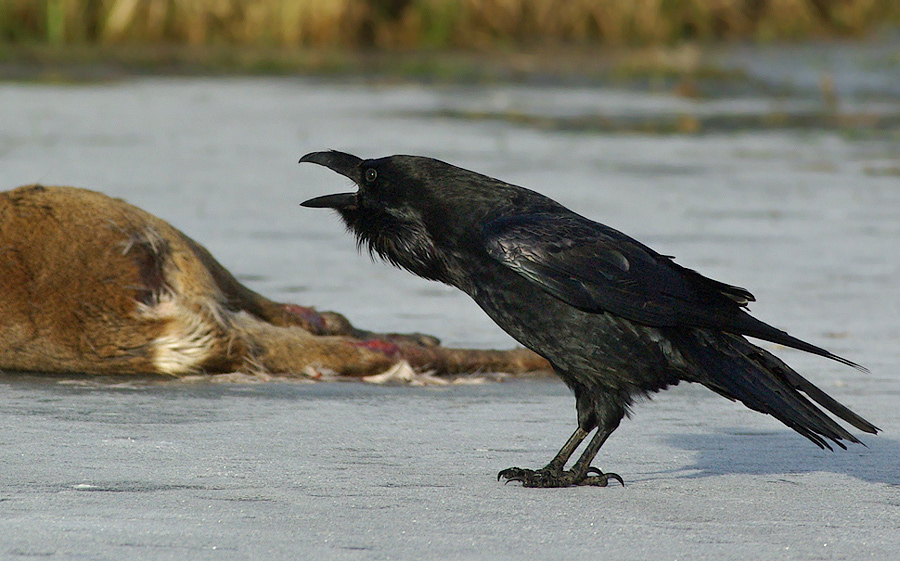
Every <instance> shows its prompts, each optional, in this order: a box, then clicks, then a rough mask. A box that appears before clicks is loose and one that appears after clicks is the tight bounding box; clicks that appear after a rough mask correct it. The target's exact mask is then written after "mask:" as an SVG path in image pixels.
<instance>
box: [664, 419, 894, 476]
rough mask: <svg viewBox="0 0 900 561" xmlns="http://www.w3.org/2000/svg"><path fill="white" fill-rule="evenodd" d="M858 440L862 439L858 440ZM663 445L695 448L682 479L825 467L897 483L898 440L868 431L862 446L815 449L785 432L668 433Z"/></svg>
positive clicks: (824, 470) (832, 471) (800, 470)
mask: <svg viewBox="0 0 900 561" xmlns="http://www.w3.org/2000/svg"><path fill="white" fill-rule="evenodd" d="M861 440H862V439H861ZM667 441H668V444H670V445H671V446H674V447H676V448H680V449H682V450H687V451H691V452H695V453H696V456H695V458H694V463H693V465H686V466H682V467H681V468H679V470H678V471H689V472H690V473H687V474H684V475H681V477H684V478H698V477H711V476H718V475H735V474H744V475H785V474H797V473H812V472H830V473H836V474H843V475H848V476H850V477H854V478H857V479H860V480H863V481H869V482H873V483H886V484H888V485H900V441H897V440H894V439H891V438H885V437H882V436H868V435H867V438H866V439H865V446H862V445H859V444H850V445H848V447H847V448H848V449H847V450H841V449H840V448H837V447H835V450H834V451H833V452H832V451H829V450H821V449H819V448H816V447H814V446H812V445H811V444H810V443H808V442H806V441H805V440H803V439H802V438H798V437H797V435H796V434H794V433H793V432H789V431H783V432H765V433H752V432H747V431H742V432H737V431H735V432H728V433H716V434H708V433H707V434H674V435H671V436H669V437H668V438H667Z"/></svg>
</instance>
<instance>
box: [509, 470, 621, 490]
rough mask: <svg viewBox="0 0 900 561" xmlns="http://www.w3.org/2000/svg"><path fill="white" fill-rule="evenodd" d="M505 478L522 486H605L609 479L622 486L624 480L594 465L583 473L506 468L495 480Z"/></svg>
mask: <svg viewBox="0 0 900 561" xmlns="http://www.w3.org/2000/svg"><path fill="white" fill-rule="evenodd" d="M501 479H505V480H506V481H504V483H509V482H510V481H518V482H521V483H522V486H523V487H537V488H551V487H574V486H580V485H590V486H594V487H606V486H607V485H608V484H609V480H610V479H614V480H616V481H618V482H619V483H620V484H621V485H622V486H623V487H624V486H625V482H624V481H623V480H622V478H621V477H620V476H619V475H618V474H616V473H603V472H602V471H600V470H599V469H597V468H595V467H589V468H588V469H587V470H585V472H584V473H583V474H580V475H579V474H576V473H574V472H572V471H565V470H561V469H548V468H542V469H525V468H518V467H513V468H508V469H504V470H503V471H501V472H500V473H498V474H497V481H500V480H501Z"/></svg>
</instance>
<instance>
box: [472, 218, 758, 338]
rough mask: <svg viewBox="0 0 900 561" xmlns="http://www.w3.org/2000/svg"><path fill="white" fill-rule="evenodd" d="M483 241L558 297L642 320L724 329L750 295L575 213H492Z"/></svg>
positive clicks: (589, 308)
mask: <svg viewBox="0 0 900 561" xmlns="http://www.w3.org/2000/svg"><path fill="white" fill-rule="evenodd" d="M482 242H483V243H484V246H485V249H486V250H487V252H488V254H489V255H490V256H491V257H493V258H494V259H496V260H497V261H499V262H500V263H502V264H504V265H506V266H507V267H509V268H510V269H512V270H514V271H516V272H517V273H519V274H520V275H522V276H524V277H525V278H527V279H528V280H530V281H531V282H533V283H535V284H537V285H539V286H540V287H541V288H543V289H544V290H546V291H547V292H549V293H550V294H552V295H554V296H556V297H557V298H559V299H560V300H563V301H565V302H567V303H569V304H571V305H573V306H575V307H577V308H580V309H582V310H586V311H591V312H599V311H607V312H611V313H613V314H616V315H618V316H621V317H624V318H626V319H629V320H632V321H635V322H638V323H642V324H645V325H651V326H655V327H664V326H675V325H695V326H704V327H724V325H725V324H728V323H730V322H731V321H732V320H733V318H734V316H735V315H737V314H738V313H739V311H740V308H741V306H746V304H747V302H750V301H753V299H754V298H753V295H752V294H750V293H749V292H748V291H746V290H745V289H743V288H739V287H736V286H730V285H727V284H724V283H720V282H718V281H714V280H712V279H709V278H706V277H704V276H702V275H700V274H699V273H697V272H695V271H692V270H690V269H686V268H684V267H681V266H679V265H677V264H675V262H673V261H672V259H671V258H670V257H667V256H664V255H660V254H659V253H656V252H655V251H653V250H652V249H650V248H648V247H646V246H644V245H643V244H641V243H640V242H638V241H636V240H634V239H632V238H630V237H628V236H626V235H625V234H622V233H621V232H618V231H617V230H614V229H612V228H610V227H608V226H604V225H603V224H598V223H596V222H593V221H590V220H588V219H586V218H584V217H582V216H579V215H576V214H558V213H553V214H550V213H546V214H545V213H537V214H527V215H516V216H508V217H501V218H497V219H494V220H492V221H490V222H488V223H487V224H486V225H485V226H484V228H483V230H482Z"/></svg>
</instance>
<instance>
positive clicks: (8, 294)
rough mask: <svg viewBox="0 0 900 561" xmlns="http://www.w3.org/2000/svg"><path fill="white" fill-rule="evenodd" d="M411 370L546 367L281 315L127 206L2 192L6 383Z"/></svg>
mask: <svg viewBox="0 0 900 561" xmlns="http://www.w3.org/2000/svg"><path fill="white" fill-rule="evenodd" d="M399 360H407V361H409V362H410V363H411V364H412V365H413V366H417V367H423V368H424V367H429V368H433V369H435V370H437V371H438V372H441V373H453V372H467V371H468V372H471V371H476V370H489V371H505V372H524V371H530V370H539V369H546V368H548V366H547V363H546V362H545V361H543V359H541V358H540V357H538V356H537V355H534V354H533V353H531V352H530V351H526V350H524V349H519V350H513V351H479V350H464V349H447V348H445V347H441V346H439V345H437V342H436V340H434V339H433V338H431V337H428V336H422V335H396V334H386V335H379V334H374V333H370V332H366V331H362V330H358V329H356V328H354V327H353V326H352V325H351V324H350V322H348V321H347V320H346V318H344V317H343V316H341V315H340V314H337V313H333V312H321V313H320V312H317V311H315V310H314V309H312V308H307V307H303V306H296V305H292V304H279V303H277V302H273V301H271V300H269V299H267V298H265V297H263V296H261V295H259V294H257V293H256V292H253V291H252V290H250V289H248V288H247V287H245V286H243V285H242V284H240V283H239V282H238V281H237V279H235V278H234V276H232V275H231V273H229V272H228V271H227V270H226V269H225V268H224V267H223V266H222V265H220V264H219V263H218V262H217V261H216V260H215V259H214V258H213V257H212V255H211V254H210V253H209V252H208V251H207V250H206V249H205V248H204V247H203V246H201V245H200V244H198V243H197V242H195V241H193V240H192V239H190V238H188V237H187V236H185V235H184V234H183V233H181V232H180V231H178V230H177V229H175V228H173V227H172V226H171V225H169V224H168V223H166V222H165V221H163V220H161V219H159V218H157V217H155V216H153V215H151V214H149V213H147V212H145V211H143V210H141V209H139V208H137V207H134V206H132V205H130V204H128V203H126V202H124V201H122V200H120V199H113V198H111V197H108V196H106V195H103V194H101V193H97V192H93V191H88V190H85V189H76V188H73V187H43V186H40V185H30V186H25V187H20V188H18V189H14V190H12V191H6V192H2V193H0V369H2V370H20V371H37V372H50V373H64V372H65V373H87V374H172V375H184V374H190V373H197V372H208V373H216V372H233V371H245V372H247V371H249V372H267V373H274V374H301V373H310V372H315V371H322V370H328V371H333V372H336V373H338V374H344V375H356V376H359V375H366V374H373V373H377V372H380V371H383V370H385V369H386V368H388V367H390V366H391V365H392V364H394V363H396V362H398V361H399Z"/></svg>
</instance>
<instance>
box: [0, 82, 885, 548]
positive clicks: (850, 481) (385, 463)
mask: <svg viewBox="0 0 900 561" xmlns="http://www.w3.org/2000/svg"><path fill="white" fill-rule="evenodd" d="M837 82H838V83H840V80H837ZM815 103H816V102H815V100H812V101H811V100H810V99H809V98H803V97H801V98H798V99H789V100H787V101H786V100H784V99H767V98H762V97H752V98H718V99H708V100H686V99H683V98H677V97H674V96H671V95H668V94H650V93H639V92H629V91H621V90H615V89H602V88H588V87H584V88H563V87H546V88H534V87H524V86H523V87H517V86H498V87H487V86H483V87H482V86H469V87H465V88H463V87H451V86H447V87H426V86H418V85H383V84H381V85H379V84H360V83H345V84H335V83H326V82H318V81H313V80H290V79H280V80H278V79H215V80H212V79H162V78H155V79H141V80H129V81H122V82H112V83H106V84H93V85H69V86H52V85H35V84H15V83H0V185H2V188H4V189H5V188H12V187H15V186H17V185H20V184H24V183H31V182H41V183H45V184H69V185H76V186H80V187H88V188H92V189H96V190H100V191H103V192H106V193H108V194H111V195H114V196H119V197H123V198H125V199H126V200H128V201H129V202H131V203H134V204H136V205H138V206H140V207H142V208H144V209H146V210H148V211H150V212H153V213H154V214H156V215H158V216H160V217H162V218H164V219H166V220H168V221H169V222H171V223H172V224H173V225H175V226H176V227H178V228H180V229H181V230H183V231H184V232H186V233H187V234H188V235H189V236H191V237H193V238H194V239H196V240H198V241H199V242H201V243H203V244H204V245H206V246H207V247H208V248H209V249H210V250H211V251H212V253H213V254H214V255H215V256H216V257H217V258H218V259H219V260H220V261H221V262H222V263H223V264H224V265H225V266H226V267H228V268H229V269H231V270H232V271H233V272H234V273H235V274H236V275H237V276H238V277H239V278H241V279H242V280H243V281H244V282H245V283H246V284H248V285H249V286H250V287H252V288H253V289H255V290H257V291H259V292H262V293H263V294H265V295H267V296H269V297H271V298H273V299H276V300H283V301H295V302H298V303H301V304H305V305H314V306H316V307H318V308H320V309H333V310H337V311H340V312H341V313H344V314H345V315H347V316H348V317H349V318H350V319H351V321H353V322H354V324H356V325H357V326H359V327H362V328H366V329H371V330H377V331H420V332H424V333H431V334H433V335H436V336H438V337H440V338H441V339H442V340H443V342H444V343H445V344H447V345H453V346H473V347H501V348H502V347H510V346H512V345H513V344H514V343H513V341H512V340H511V339H509V338H508V337H507V336H506V335H505V334H504V333H502V332H501V331H500V330H499V329H498V328H496V327H495V326H494V325H493V324H492V323H491V322H490V321H489V320H488V319H487V318H486V317H484V315H483V314H482V312H481V311H480V310H479V309H478V308H477V307H476V306H475V305H474V304H473V303H471V302H470V301H469V300H468V299H467V298H466V297H465V296H464V295H462V294H459V293H457V292H454V291H453V290H451V289H449V288H446V287H443V286H441V285H437V284H434V283H428V282H426V281H423V280H420V279H416V278H414V277H412V276H411V275H409V274H407V273H404V272H401V271H398V270H394V269H392V268H390V267H388V266H385V265H383V264H381V263H372V262H370V261H369V259H368V258H367V257H364V256H359V255H358V254H357V251H356V248H355V245H354V242H353V240H352V239H351V238H350V237H349V236H348V235H347V234H346V233H345V232H344V229H343V227H342V226H341V225H340V224H339V222H338V220H337V218H336V217H334V216H332V215H329V213H327V212H322V211H319V212H316V211H312V210H307V209H302V208H300V207H299V206H298V205H299V203H300V202H301V201H303V200H305V199H307V198H309V197H312V196H315V195H319V194H325V193H331V192H335V191H337V190H339V189H343V188H346V187H348V182H347V181H346V180H344V179H343V178H340V177H339V176H337V175H335V174H334V173H332V172H329V171H328V170H325V169H323V168H320V167H318V166H311V165H304V166H300V165H298V164H297V159H298V158H299V157H300V156H301V155H302V154H305V153H306V152H310V151H313V150H322V149H329V148H334V149H340V150H344V151H348V152H351V153H355V154H357V155H359V156H362V157H376V156H384V155H388V154H393V153H411V154H421V155H428V156H433V157H437V158H441V159H444V160H447V161H450V162H452V163H454V164H457V165H460V166H463V167H467V168H470V169H474V170H477V171H480V172H483V173H486V174H488V175H493V176H496V177H500V178H502V179H505V180H507V181H510V182H513V183H517V184H520V185H523V186H526V187H529V188H532V189H535V190H538V191H541V192H543V193H545V194H547V195H549V196H551V197H553V198H555V199H557V200H559V201H561V202H563V203H564V204H566V205H567V206H569V207H570V208H573V209H574V210H576V211H578V212H580V213H582V214H584V215H586V216H589V217H591V218H594V219H596V220H599V221H601V222H604V223H606V224H609V225H611V226H614V227H616V228H619V229H621V230H623V231H625V232H627V233H629V234H631V235H633V236H635V237H637V238H638V239H640V240H641V241H643V242H645V243H647V244H649V245H651V246H652V247H654V248H655V249H657V250H658V251H660V252H662V253H666V254H671V255H676V256H677V257H678V262H679V263H681V264H682V265H685V266H689V267H692V268H696V269H699V270H700V271H701V272H703V273H704V274H706V275H708V276H711V277H713V278H716V279H718V280H722V281H725V282H728V283H732V284H737V285H739V286H744V287H746V288H748V289H750V290H751V291H752V292H753V293H754V294H755V295H756V297H757V299H758V302H757V303H756V304H755V305H754V306H753V307H752V308H753V311H754V313H755V314H756V315H757V316H758V317H760V318H761V319H764V320H766V321H768V322H770V323H773V324H775V325H777V326H779V327H782V328H785V329H787V330H789V331H790V332H791V333H792V334H794V335H797V336H799V337H801V338H804V339H807V340H809V341H811V342H813V343H816V344H820V345H822V346H824V347H826V348H828V349H829V350H832V351H834V352H836V353H838V354H841V355H843V356H846V357H847V358H849V359H851V360H854V361H857V362H860V363H862V364H864V365H866V366H868V367H869V368H870V369H871V370H872V373H871V374H868V375H866V374H861V373H859V372H856V371H854V370H852V369H849V368H846V367H843V366H841V365H840V364H837V363H833V362H829V361H825V360H822V359H819V358H816V357H812V356H807V355H802V354H800V353H796V352H791V351H786V350H783V349H773V350H776V351H777V352H778V354H779V355H780V356H781V357H783V358H785V359H786V360H788V362H790V363H791V364H792V365H793V366H794V367H795V368H796V369H797V370H798V371H799V372H801V373H802V374H804V375H806V376H807V377H809V378H810V379H811V380H812V381H813V382H814V383H816V384H817V385H819V386H821V387H822V388H823V389H825V390H826V391H828V392H829V393H830V394H831V395H833V396H834V397H836V398H837V399H838V400H840V401H842V402H843V403H845V404H847V405H848V406H850V407H851V408H853V409H854V410H856V411H858V412H859V413H860V414H862V415H863V416H864V417H866V418H868V419H869V420H871V421H872V422H874V423H875V424H876V425H878V426H880V427H881V428H882V429H884V433H883V434H881V435H879V436H877V437H871V436H869V437H867V438H865V439H864V440H865V441H866V443H867V444H868V448H865V447H861V446H855V447H853V448H851V449H850V450H849V451H846V452H843V451H838V452H835V453H831V452H827V451H824V452H823V451H820V450H818V449H817V448H815V447H814V446H813V445H812V444H810V443H808V442H807V441H805V440H804V439H803V438H802V437H800V436H798V435H795V434H794V433H792V432H791V431H790V430H788V429H787V428H785V427H783V426H781V425H780V424H778V423H777V422H776V421H774V420H772V419H771V418H767V417H764V416H762V415H759V414H757V413H754V412H751V411H749V410H746V409H744V408H742V407H740V406H737V405H735V404H733V403H730V402H728V401H726V400H724V399H722V398H720V397H718V396H716V395H714V394H712V393H711V392H709V391H707V390H705V389H703V388H700V387H690V386H682V387H679V388H676V389H674V390H671V391H669V392H665V393H664V394H661V395H660V396H659V397H658V398H656V399H655V400H654V401H653V402H652V403H649V404H640V405H638V407H636V411H635V418H634V419H633V420H632V421H626V422H625V423H623V426H622V427H621V428H620V429H619V430H618V431H617V432H616V433H615V435H614V436H613V437H612V438H611V439H610V441H609V443H608V444H607V445H606V446H605V447H604V449H603V451H602V452H601V454H600V455H599V456H598V459H597V460H596V462H595V464H596V465H597V466H599V467H602V468H604V469H608V470H610V471H615V472H617V473H620V474H621V475H622V476H623V477H624V478H625V481H626V483H627V485H628V486H627V487H625V488H624V489H623V488H620V487H610V488H607V489H595V488H587V489H563V490H529V489H522V488H520V487H518V486H515V485H506V486H504V485H502V484H499V483H497V482H496V479H495V476H496V472H497V471H498V470H500V469H502V468H505V467H509V466H512V465H521V466H523V467H538V466H540V465H543V464H544V463H546V461H548V460H549V459H550V457H551V456H552V455H553V454H554V453H555V452H556V450H557V449H558V447H559V446H560V445H561V444H562V442H563V441H564V440H565V438H566V437H567V436H568V435H569V433H570V432H571V430H572V429H573V428H574V402H573V400H572V398H571V397H570V395H569V394H568V391H567V390H566V388H565V387H564V386H563V385H562V384H561V383H560V382H558V381H556V380H555V379H537V380H522V381H513V382H510V383H502V384H496V383H491V384H485V385H478V386H453V387H441V388H408V387H376V386H369V385H364V384H353V383H329V384H326V383H319V384H314V383H310V384H302V383H282V382H276V383H268V384H213V383H190V384H185V383H179V382H164V383H163V382H155V381H146V380H144V381H138V382H129V381H127V380H121V379H119V380H109V379H103V380H96V381H92V380H70V379H65V378H51V379H41V378H38V377H34V376H28V377H22V376H17V375H13V374H5V375H2V376H0V420H2V423H0V558H3V559H19V558H34V557H41V558H47V559H111V560H112V559H126V558H141V559H206V558H208V559H254V558H266V559H305V558H322V559H508V558H546V559H583V558H601V557H602V558H604V559H622V560H632V559H643V558H646V559H710V560H721V559H760V558H767V559H893V558H894V556H896V552H897V551H898V550H900V531H898V528H900V407H898V394H900V383H898V381H900V377H898V374H900V372H898V365H900V319H898V318H900V283H898V281H897V279H898V278H900V250H898V247H900V219H898V217H900V137H898V136H897V135H898V132H897V131H896V130H893V131H891V130H887V131H884V130H882V131H881V132H879V133H869V132H866V131H865V130H859V129H858V128H847V129H842V128H840V127H837V128H833V129H829V130H819V129H815V128H786V129H771V128H770V129H765V128H763V129H751V130H732V131H725V132H717V133H710V134H697V135H680V134H671V135H659V134H657V135H650V134H636V133H630V134H614V133H611V132H606V131H602V130H570V129H569V128H566V127H565V126H553V123H555V122H560V123H565V122H569V121H566V120H567V119H572V118H582V117H585V116H588V117H590V116H595V117H596V116H611V115H612V116H629V115H640V116H642V117H644V116H651V117H652V116H654V115H660V116H665V117H672V116H676V117H677V116H679V115H681V116H696V117H698V118H703V117H704V116H709V115H735V114H744V115H746V114H757V115H762V116H765V115H768V114H774V113H778V112H779V111H780V112H784V111H787V112H790V111H795V110H796V111H805V110H807V109H808V107H809V105H810V104H815ZM842 108H844V109H845V110H847V111H856V112H864V113H867V114H873V115H896V114H897V113H898V112H900V103H898V101H897V100H896V99H895V98H894V97H891V96H890V95H885V96H881V97H877V99H873V98H872V97H871V96H869V97H863V96H861V97H858V98H854V97H850V98H847V99H844V100H842ZM450 115H455V116H456V117H455V118H453V117H450ZM478 115H487V116H489V118H475V117H477V116H478ZM523 115H525V116H528V117H529V118H528V119H522V118H521V116H523ZM507 117H508V118H507ZM539 118H544V119H545V120H541V119H539ZM554 120H556V121H554ZM547 123H549V125H548V124H547ZM767 348H770V349H771V348H772V347H771V346H769V347H767Z"/></svg>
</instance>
